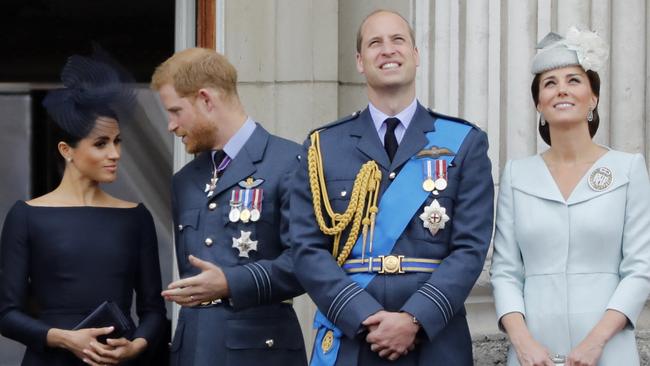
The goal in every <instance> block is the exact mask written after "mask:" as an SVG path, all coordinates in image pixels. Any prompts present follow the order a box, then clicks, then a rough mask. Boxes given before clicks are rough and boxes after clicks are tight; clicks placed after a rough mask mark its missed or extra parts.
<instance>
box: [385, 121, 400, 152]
mask: <svg viewBox="0 0 650 366" xmlns="http://www.w3.org/2000/svg"><path fill="white" fill-rule="evenodd" d="M399 122H400V121H399V119H397V118H395V117H391V118H386V120H385V121H384V123H385V124H386V134H385V135H384V149H386V153H387V154H388V158H389V159H390V161H393V158H394V157H395V153H396V152H397V146H398V144H397V137H395V128H397V125H399Z"/></svg>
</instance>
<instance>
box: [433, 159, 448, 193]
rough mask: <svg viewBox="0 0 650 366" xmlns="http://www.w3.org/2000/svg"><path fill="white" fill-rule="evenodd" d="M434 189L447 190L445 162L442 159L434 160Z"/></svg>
mask: <svg viewBox="0 0 650 366" xmlns="http://www.w3.org/2000/svg"><path fill="white" fill-rule="evenodd" d="M435 185H436V189H437V190H439V191H444V190H445V188H447V161H446V160H444V159H438V160H436V181H435Z"/></svg>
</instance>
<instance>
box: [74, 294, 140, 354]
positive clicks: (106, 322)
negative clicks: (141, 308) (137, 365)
mask: <svg viewBox="0 0 650 366" xmlns="http://www.w3.org/2000/svg"><path fill="white" fill-rule="evenodd" d="M110 326H112V327H114V328H115V329H113V331H112V332H111V333H110V334H106V335H101V336H99V337H97V341H99V342H101V343H104V344H106V339H107V338H122V337H126V338H129V337H130V336H131V334H132V333H133V325H132V323H131V322H130V321H129V319H127V318H126V317H125V316H124V313H123V312H122V310H121V309H120V307H119V306H117V305H115V303H114V302H112V301H104V302H103V303H101V305H99V306H98V307H97V309H95V310H93V312H92V313H90V315H88V316H87V317H86V318H85V319H84V320H82V321H81V322H79V324H77V326H76V327H74V329H73V330H78V329H84V328H104V327H110Z"/></svg>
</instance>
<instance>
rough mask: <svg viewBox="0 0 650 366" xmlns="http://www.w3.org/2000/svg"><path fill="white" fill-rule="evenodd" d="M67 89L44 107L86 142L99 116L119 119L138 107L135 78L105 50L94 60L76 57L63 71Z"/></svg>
mask: <svg viewBox="0 0 650 366" xmlns="http://www.w3.org/2000/svg"><path fill="white" fill-rule="evenodd" d="M61 81H62V82H63V88H61V89H56V90H52V91H50V92H49V93H48V94H47V96H46V97H45V99H44V100H43V106H44V107H45V109H47V112H48V114H49V115H50V116H51V117H52V119H53V120H54V121H55V122H56V124H57V125H58V126H59V127H60V128H61V129H62V130H64V131H65V132H67V133H68V134H70V135H72V136H74V137H77V138H79V139H82V138H84V137H86V136H88V134H89V133H90V131H91V130H92V129H93V127H94V126H95V120H96V119H97V117H100V116H101V117H111V118H115V119H118V116H119V115H122V114H123V113H128V112H130V110H131V109H132V108H133V107H134V105H135V91H134V90H133V88H132V87H131V84H132V78H131V77H130V76H129V75H128V73H126V72H125V71H124V70H123V69H122V68H121V67H119V65H117V63H115V62H114V61H113V60H112V59H110V58H109V57H108V55H107V54H106V53H105V52H104V51H102V50H95V53H94V54H93V57H90V58H89V57H83V56H79V55H74V56H71V57H69V58H68V61H67V63H66V64H65V66H64V67H63V70H62V71H61Z"/></svg>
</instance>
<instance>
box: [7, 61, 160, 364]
mask: <svg viewBox="0 0 650 366" xmlns="http://www.w3.org/2000/svg"><path fill="white" fill-rule="evenodd" d="M62 80H63V83H64V86H65V88H63V89H59V90H55V91H53V92H51V93H50V94H48V96H47V97H46V99H45V101H44V105H45V107H46V108H47V110H48V113H49V114H50V115H51V116H52V118H53V119H54V121H55V122H56V124H57V125H58V127H60V129H61V130H62V131H61V138H60V142H59V143H58V151H59V153H60V155H61V156H62V157H63V159H64V160H65V169H64V173H63V178H62V180H61V183H60V185H59V186H58V187H57V188H56V189H55V190H54V191H52V192H50V193H48V194H46V195H44V196H41V197H38V198H35V199H32V200H30V201H26V202H23V201H18V202H16V204H14V206H13V207H12V208H11V210H10V211H9V213H8V215H7V217H6V219H5V223H4V227H3V231H2V237H1V252H0V332H1V333H2V334H3V335H4V336H6V337H8V338H11V339H14V340H16V341H18V342H21V343H23V344H25V345H26V346H27V351H26V353H25V356H24V358H23V361H22V365H48V366H49V365H84V364H90V365H114V364H130V365H146V364H147V362H146V360H144V358H143V357H142V354H143V352H144V351H145V350H146V349H147V348H148V347H150V348H151V347H152V346H153V344H154V343H155V342H156V340H157V338H158V336H159V335H160V333H161V332H162V329H163V325H164V322H165V307H164V303H163V300H162V298H161V297H160V292H161V279H160V265H159V262H158V247H157V241H156V232H155V228H154V224H153V220H152V217H151V214H150V213H149V211H148V210H147V209H146V208H145V207H144V206H143V205H142V204H135V203H131V202H127V201H123V200H120V199H117V198H115V197H112V196H110V195H109V194H108V193H106V192H104V191H103V190H102V189H101V188H100V183H109V182H112V181H114V180H115V179H116V173H117V166H118V161H119V159H120V129H119V125H118V121H117V110H119V108H120V107H123V106H124V105H126V104H128V102H129V101H132V100H133V92H132V91H130V90H129V89H128V88H127V87H126V86H125V84H123V83H121V82H120V80H119V76H118V74H117V73H116V72H115V71H114V69H113V68H112V67H110V66H108V64H107V63H105V62H101V61H98V60H96V59H90V58H84V57H80V56H72V57H71V58H70V59H69V60H68V63H67V64H66V66H65V67H64V69H63V72H62ZM134 292H135V294H136V310H137V314H138V318H139V322H138V326H137V327H135V331H134V334H133V336H132V337H129V338H128V339H127V338H119V339H108V340H107V344H103V343H100V342H98V341H97V337H98V336H101V335H106V334H109V333H111V332H112V330H113V329H112V327H106V328H89V329H79V330H71V329H73V328H74V327H75V326H76V325H77V324H78V323H79V322H80V321H81V320H83V319H84V318H85V317H86V316H87V315H88V314H90V313H91V312H92V311H93V310H94V309H95V308H97V306H98V305H100V304H101V303H102V302H104V301H106V300H110V301H113V302H114V303H115V304H117V305H118V306H119V307H120V308H121V309H122V311H123V313H124V314H125V316H127V318H129V319H130V317H129V316H128V314H130V309H131V303H132V301H133V293H134Z"/></svg>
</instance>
